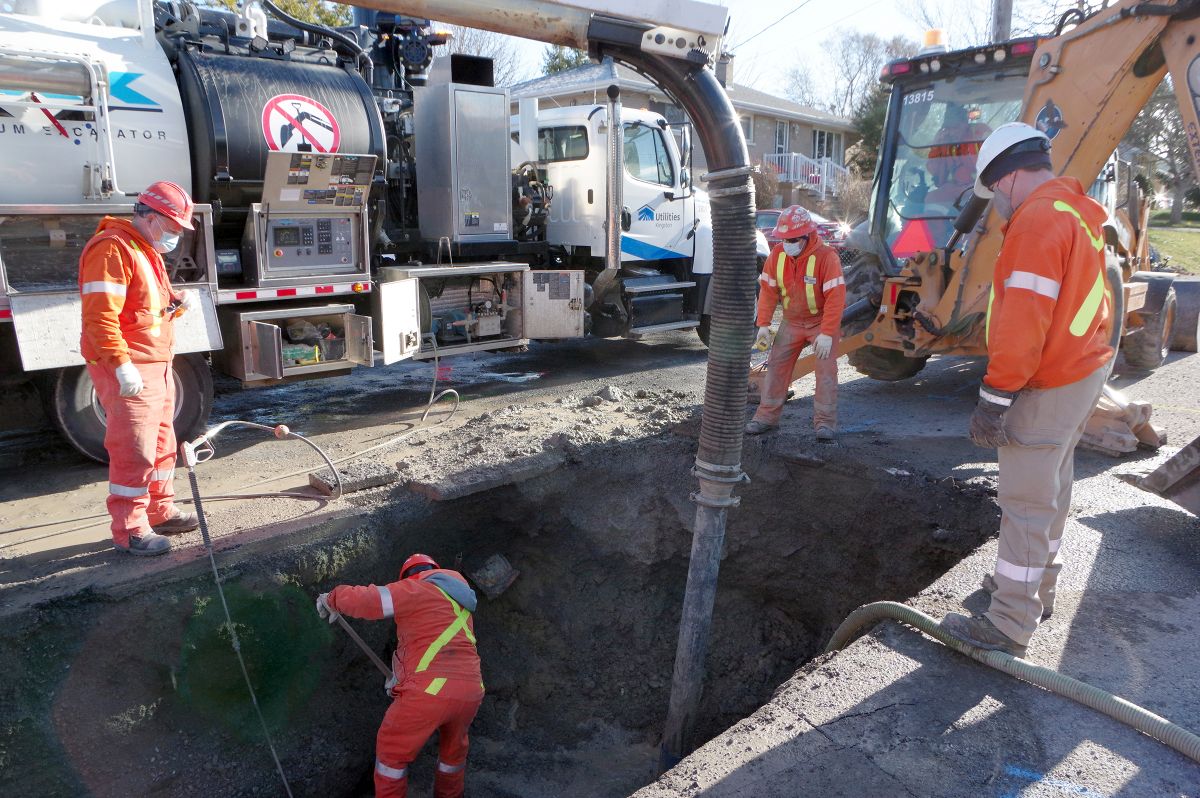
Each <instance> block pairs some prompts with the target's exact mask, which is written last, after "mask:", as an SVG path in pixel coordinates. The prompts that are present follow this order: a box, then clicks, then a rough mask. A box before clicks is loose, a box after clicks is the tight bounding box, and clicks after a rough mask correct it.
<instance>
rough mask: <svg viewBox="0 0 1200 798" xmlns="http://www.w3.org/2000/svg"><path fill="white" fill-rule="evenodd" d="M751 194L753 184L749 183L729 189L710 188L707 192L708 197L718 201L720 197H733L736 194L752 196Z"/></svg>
mask: <svg viewBox="0 0 1200 798" xmlns="http://www.w3.org/2000/svg"><path fill="white" fill-rule="evenodd" d="M753 193H754V184H753V183H750V182H746V183H742V184H741V185H737V186H730V187H729V188H710V189H709V190H708V196H709V197H710V198H712V199H720V198H721V197H733V196H736V195H738V194H753Z"/></svg>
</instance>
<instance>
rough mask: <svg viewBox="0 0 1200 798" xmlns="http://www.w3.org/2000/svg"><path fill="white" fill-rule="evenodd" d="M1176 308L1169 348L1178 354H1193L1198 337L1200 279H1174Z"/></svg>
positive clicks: (1199, 327)
mask: <svg viewBox="0 0 1200 798" xmlns="http://www.w3.org/2000/svg"><path fill="white" fill-rule="evenodd" d="M1171 285H1172V286H1173V287H1174V288H1175V299H1176V300H1177V302H1178V307H1177V308H1176V311H1175V335H1174V336H1173V337H1172V339H1171V348H1172V349H1175V350H1177V351H1180V352H1195V351H1196V339H1197V338H1198V337H1200V277H1183V278H1179V277H1177V278H1175V282H1174V283H1172V284H1171Z"/></svg>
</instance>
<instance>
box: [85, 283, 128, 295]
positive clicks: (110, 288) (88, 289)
mask: <svg viewBox="0 0 1200 798" xmlns="http://www.w3.org/2000/svg"><path fill="white" fill-rule="evenodd" d="M126 290H127V289H126V287H125V286H124V285H123V284H121V283H113V282H109V281H107V280H91V281H89V282H86V283H84V284H83V285H81V286H80V287H79V293H81V294H112V295H113V296H125V293H126Z"/></svg>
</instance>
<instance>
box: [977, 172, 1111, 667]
mask: <svg viewBox="0 0 1200 798" xmlns="http://www.w3.org/2000/svg"><path fill="white" fill-rule="evenodd" d="M1107 216H1108V214H1107V212H1106V211H1105V210H1104V208H1103V207H1102V206H1101V205H1100V204H1099V203H1097V202H1095V201H1094V200H1092V199H1091V198H1089V197H1088V196H1087V195H1086V194H1084V193H1083V186H1082V184H1080V182H1079V181H1078V180H1076V179H1075V178H1073V177H1060V178H1057V179H1054V180H1049V181H1047V182H1046V183H1044V184H1042V185H1041V186H1039V187H1038V188H1037V189H1036V190H1035V191H1034V192H1033V193H1032V194H1030V195H1029V197H1027V198H1026V199H1025V201H1024V202H1022V203H1021V205H1020V207H1018V208H1017V210H1016V212H1015V213H1014V214H1013V216H1012V219H1011V220H1009V222H1008V224H1007V225H1005V227H1004V245H1003V247H1002V248H1001V250H1000V256H999V258H998V259H997V260H996V268H995V271H994V273H993V276H992V295H991V297H990V299H989V302H988V314H987V347H988V368H987V374H986V375H985V376H984V378H983V383H984V384H983V386H982V387H981V388H980V395H981V396H983V397H984V398H986V399H988V400H989V401H993V402H998V403H1000V404H1005V403H1008V404H1010V406H1009V409H1008V411H1007V412H1006V413H1005V416H1004V428H1005V432H1006V433H1007V435H1008V440H1009V444H1008V445H1007V446H1001V447H1000V448H999V450H998V459H999V465H1000V474H999V480H998V485H997V490H996V497H997V502H998V503H999V505H1000V510H1001V517H1000V545H999V549H998V551H997V555H996V575H995V580H996V590H995V591H994V592H993V593H992V601H991V606H990V608H989V609H988V612H987V617H988V619H989V620H991V622H992V623H993V624H994V625H995V626H996V628H997V629H999V630H1000V631H1001V632H1003V633H1004V634H1006V635H1008V636H1009V637H1010V638H1012V639H1013V640H1016V641H1017V642H1018V643H1020V644H1021V645H1028V643H1029V640H1030V638H1031V637H1032V636H1033V632H1034V630H1035V629H1036V628H1037V625H1038V622H1039V618H1040V617H1041V615H1042V613H1043V612H1044V611H1046V610H1053V607H1054V599H1055V591H1056V586H1057V582H1058V573H1059V571H1060V570H1062V552H1061V550H1060V547H1061V543H1062V534H1063V530H1064V529H1065V527H1066V523H1067V515H1068V513H1069V512H1070V509H1071V488H1072V484H1073V482H1074V476H1075V472H1074V461H1075V446H1076V444H1078V443H1079V439H1080V437H1081V436H1082V435H1083V430H1084V427H1085V426H1086V425H1087V420H1088V418H1089V417H1090V416H1091V413H1092V408H1093V407H1095V404H1096V399H1097V398H1098V397H1099V395H1100V392H1101V391H1102V390H1103V388H1104V383H1105V381H1106V379H1107V378H1108V373H1109V363H1110V361H1111V359H1112V355H1113V349H1112V347H1111V346H1109V334H1110V332H1111V330H1112V325H1113V324H1120V323H1121V321H1120V320H1119V319H1113V318H1112V310H1111V298H1110V296H1109V287H1108V281H1107V279H1106V277H1105V263H1104V222H1105V219H1106V218H1107ZM994 391H1001V392H1003V393H1000V394H997V393H995V392H994ZM1011 393H1016V394H1017V396H1016V398H1015V399H1008V398H1007V395H1008V394H1011Z"/></svg>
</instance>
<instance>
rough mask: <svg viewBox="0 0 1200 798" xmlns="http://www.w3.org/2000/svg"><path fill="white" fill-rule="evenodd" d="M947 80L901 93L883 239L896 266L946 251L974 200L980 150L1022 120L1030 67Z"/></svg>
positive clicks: (886, 180)
mask: <svg viewBox="0 0 1200 798" xmlns="http://www.w3.org/2000/svg"><path fill="white" fill-rule="evenodd" d="M946 77H947V78H948V79H943V81H942V82H933V83H928V82H924V83H917V84H913V85H910V86H907V87H903V88H902V87H901V86H900V84H897V86H896V90H898V91H903V94H902V96H901V98H900V105H899V111H900V113H899V119H898V120H897V121H896V122H895V123H894V124H893V123H892V121H891V120H889V124H888V128H889V130H891V131H895V133H894V135H895V136H896V139H897V141H896V154H895V158H894V160H893V162H892V164H891V170H890V173H885V174H883V175H882V178H883V180H882V181H881V184H880V186H881V187H880V190H884V191H887V192H888V205H887V217H886V219H885V221H884V223H883V227H882V230H883V235H884V238H885V240H886V241H887V244H888V247H889V248H890V249H891V250H892V254H893V255H895V256H896V258H897V259H900V258H906V257H909V256H910V255H912V254H914V253H915V252H918V251H928V250H930V249H934V248H936V247H938V246H942V245H943V244H945V243H946V240H947V239H948V238H949V237H950V235H951V233H952V231H953V222H954V218H955V217H956V216H957V215H958V212H959V210H960V209H961V208H962V207H963V205H964V204H966V202H967V200H969V199H970V196H971V189H972V186H973V185H974V182H975V157H976V155H977V153H978V152H979V145H980V144H981V143H982V142H983V140H984V139H985V138H987V136H988V134H989V133H991V132H992V131H993V130H994V129H995V128H997V127H999V126H1000V125H1002V124H1004V123H1005V122H1013V121H1016V119H1017V116H1018V115H1019V114H1020V112H1021V97H1022V94H1023V93H1024V91H1025V78H1026V68H1025V67H1020V68H1018V69H1012V70H1008V71H1006V72H1004V73H1001V74H997V73H995V72H989V73H980V74H974V75H971V74H967V75H947V76H946ZM876 207H878V206H876Z"/></svg>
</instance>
